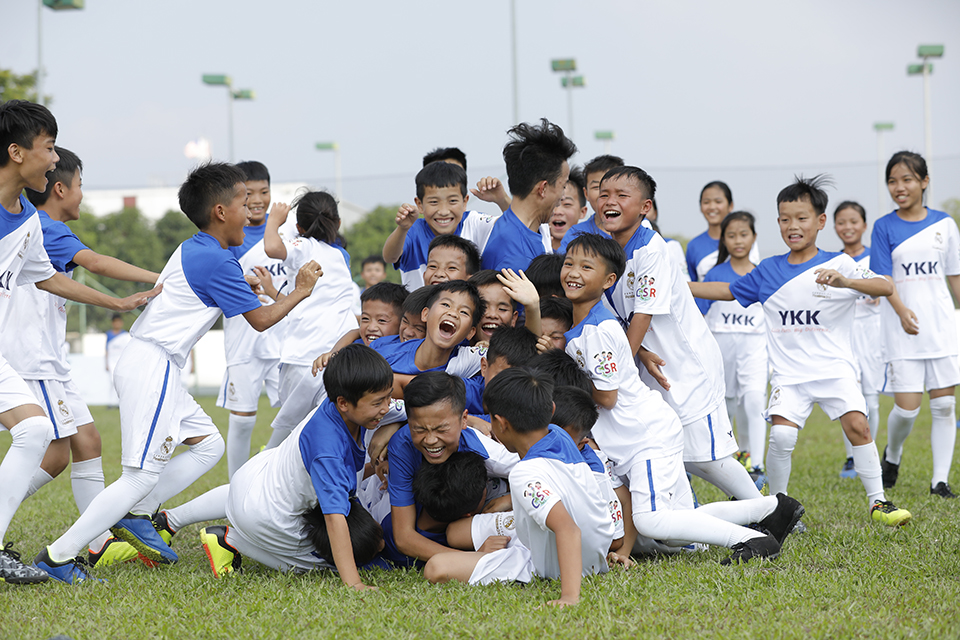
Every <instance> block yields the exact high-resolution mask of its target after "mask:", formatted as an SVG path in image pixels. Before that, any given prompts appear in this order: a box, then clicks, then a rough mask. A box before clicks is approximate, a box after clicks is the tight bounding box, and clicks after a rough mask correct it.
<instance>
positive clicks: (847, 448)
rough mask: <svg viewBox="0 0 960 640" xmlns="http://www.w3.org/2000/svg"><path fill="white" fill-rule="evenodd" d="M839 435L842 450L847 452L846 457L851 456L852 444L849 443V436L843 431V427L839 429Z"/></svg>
mask: <svg viewBox="0 0 960 640" xmlns="http://www.w3.org/2000/svg"><path fill="white" fill-rule="evenodd" d="M840 437H841V438H843V450H844V451H846V452H847V457H848V458H852V457H853V444H851V443H850V438H848V437H847V434H846V433H844V432H843V429H841V430H840Z"/></svg>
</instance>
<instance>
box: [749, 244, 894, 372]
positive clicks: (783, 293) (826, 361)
mask: <svg viewBox="0 0 960 640" xmlns="http://www.w3.org/2000/svg"><path fill="white" fill-rule="evenodd" d="M789 256H790V254H789V253H785V254H783V255H779V256H774V257H772V258H767V259H766V260H763V261H761V262H760V264H758V265H757V268H756V269H754V270H753V271H751V272H750V273H748V274H747V275H745V276H743V277H742V278H740V279H739V280H737V281H736V282H735V283H733V284H732V285H730V293H731V294H733V296H734V297H735V298H736V299H737V301H738V302H739V303H740V304H742V305H744V306H749V305H752V304H754V303H756V302H759V303H761V304H762V305H763V314H764V318H765V320H766V323H767V352H768V354H769V358H770V364H771V366H772V368H773V375H774V377H775V379H776V384H781V385H784V384H802V383H804V382H811V381H815V380H824V379H831V378H846V377H849V378H853V379H856V378H857V365H856V364H855V361H854V357H853V350H852V347H851V343H850V331H851V329H852V327H853V313H854V307H855V306H856V302H857V298H858V297H859V296H860V294H859V293H858V292H857V291H854V290H853V289H839V288H836V287H828V286H827V285H823V284H817V274H816V272H817V271H818V270H820V269H835V270H837V271H838V272H839V273H840V274H841V275H842V276H844V277H845V278H850V279H857V280H859V279H867V278H875V277H878V276H877V275H876V274H874V273H873V272H871V271H870V270H869V269H865V268H864V267H861V266H859V265H857V263H856V262H854V260H853V258H851V257H850V256H848V255H847V254H845V253H830V252H827V251H823V250H820V251H819V252H818V253H817V255H816V256H815V257H813V258H811V259H810V260H807V261H806V262H804V263H802V264H791V263H790V262H789V260H788V258H789Z"/></svg>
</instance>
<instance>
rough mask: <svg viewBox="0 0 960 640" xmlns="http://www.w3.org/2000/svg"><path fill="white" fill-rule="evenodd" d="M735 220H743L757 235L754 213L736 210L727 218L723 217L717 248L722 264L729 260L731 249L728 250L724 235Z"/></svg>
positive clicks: (719, 263) (754, 234)
mask: <svg viewBox="0 0 960 640" xmlns="http://www.w3.org/2000/svg"><path fill="white" fill-rule="evenodd" d="M734 220H743V221H744V222H746V223H747V225H748V226H749V227H750V232H751V233H753V236H754V237H756V236H757V229H756V227H755V225H754V219H753V214H752V213H750V212H749V211H734V212H733V213H731V214H728V215H727V217H726V218H724V219H723V222H721V223H720V246H719V247H718V248H717V264H716V266H720V265H721V264H723V263H724V262H726V261H727V258H729V257H730V251H728V250H727V245H725V244H724V243H723V237H724V236H725V235H726V234H727V227H728V226H730V223H731V222H733V221H734Z"/></svg>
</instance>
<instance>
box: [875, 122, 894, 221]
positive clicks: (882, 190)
mask: <svg viewBox="0 0 960 640" xmlns="http://www.w3.org/2000/svg"><path fill="white" fill-rule="evenodd" d="M873 130H874V131H876V132H877V187H878V189H877V193H878V195H879V196H880V199H879V200H878V201H877V204H878V205H879V207H878V208H877V213H876V215H877V217H879V216H881V215H883V211H884V208H885V206H886V205H885V203H886V202H887V198H888V196H889V193H890V192H889V191H888V190H887V176H886V172H885V170H884V169H885V166H886V162H887V154H886V151H884V149H883V132H884V131H893V123H892V122H874V123H873Z"/></svg>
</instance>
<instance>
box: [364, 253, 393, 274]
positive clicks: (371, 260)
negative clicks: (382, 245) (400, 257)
mask: <svg viewBox="0 0 960 640" xmlns="http://www.w3.org/2000/svg"><path fill="white" fill-rule="evenodd" d="M368 264H381V265H383V269H384V271H386V269H387V261H386V260H384V259H383V256H382V255H380V254H379V253H374V254H373V255H369V256H367V257H366V258H364V259H363V262H361V263H360V270H361V271H362V270H363V268H364V267H365V266H367V265H368Z"/></svg>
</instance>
